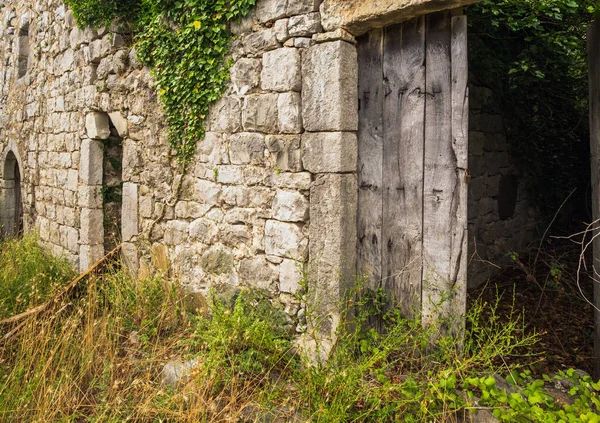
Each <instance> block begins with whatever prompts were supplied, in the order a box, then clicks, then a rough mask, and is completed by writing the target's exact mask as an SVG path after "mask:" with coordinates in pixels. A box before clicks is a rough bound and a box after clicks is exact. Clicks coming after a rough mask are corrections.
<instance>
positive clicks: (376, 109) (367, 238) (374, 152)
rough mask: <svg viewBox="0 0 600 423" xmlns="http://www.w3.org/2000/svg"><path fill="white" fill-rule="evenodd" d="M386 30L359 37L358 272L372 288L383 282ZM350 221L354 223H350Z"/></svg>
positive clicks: (374, 31)
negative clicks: (384, 45) (383, 55)
mask: <svg viewBox="0 0 600 423" xmlns="http://www.w3.org/2000/svg"><path fill="white" fill-rule="evenodd" d="M382 43H383V30H373V31H371V32H369V33H368V34H366V35H365V36H363V37H361V38H360V39H359V40H358V78H359V87H358V95H359V125H358V140H359V142H358V186H359V189H358V217H357V220H358V222H357V224H358V247H357V248H358V251H357V271H358V274H359V275H361V276H365V277H366V278H367V279H368V283H369V287H371V288H372V289H376V288H379V287H380V283H381V239H382V237H381V227H382V195H381V187H382V177H383V175H382V160H383V75H382V53H383V51H382V45H383V44H382ZM349 223H350V222H349Z"/></svg>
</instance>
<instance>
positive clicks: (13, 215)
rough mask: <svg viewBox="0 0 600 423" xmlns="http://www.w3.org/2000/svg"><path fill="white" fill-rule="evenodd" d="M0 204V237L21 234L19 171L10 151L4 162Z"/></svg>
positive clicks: (15, 159)
mask: <svg viewBox="0 0 600 423" xmlns="http://www.w3.org/2000/svg"><path fill="white" fill-rule="evenodd" d="M2 175H3V176H2V186H1V188H2V195H1V202H0V222H1V225H2V231H1V235H2V237H4V238H7V237H13V236H18V235H19V234H21V233H22V232H23V206H22V201H21V170H20V169H19V163H18V161H17V158H16V156H15V154H14V153H13V152H12V151H9V153H8V154H7V156H6V159H5V160H4V169H3V173H2Z"/></svg>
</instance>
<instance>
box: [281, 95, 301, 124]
mask: <svg viewBox="0 0 600 423" xmlns="http://www.w3.org/2000/svg"><path fill="white" fill-rule="evenodd" d="M301 103H302V100H301V97H300V93H295V92H289V93H282V94H279V98H278V99H277V114H278V119H279V132H281V133H284V134H299V133H300V132H302V104H301Z"/></svg>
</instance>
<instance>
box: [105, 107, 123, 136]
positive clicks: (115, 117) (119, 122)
mask: <svg viewBox="0 0 600 423" xmlns="http://www.w3.org/2000/svg"><path fill="white" fill-rule="evenodd" d="M108 117H109V118H110V121H111V122H112V124H113V125H114V126H115V129H116V130H117V133H118V134H119V136H120V137H121V138H124V137H125V136H126V135H127V127H128V122H127V119H125V116H123V114H122V113H121V112H111V113H109V114H108Z"/></svg>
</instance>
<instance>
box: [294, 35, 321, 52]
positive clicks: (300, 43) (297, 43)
mask: <svg viewBox="0 0 600 423" xmlns="http://www.w3.org/2000/svg"><path fill="white" fill-rule="evenodd" d="M315 44H316V41H315V40H313V39H312V38H307V37H298V38H294V47H296V48H304V49H306V48H310V47H312V46H314V45H315Z"/></svg>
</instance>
